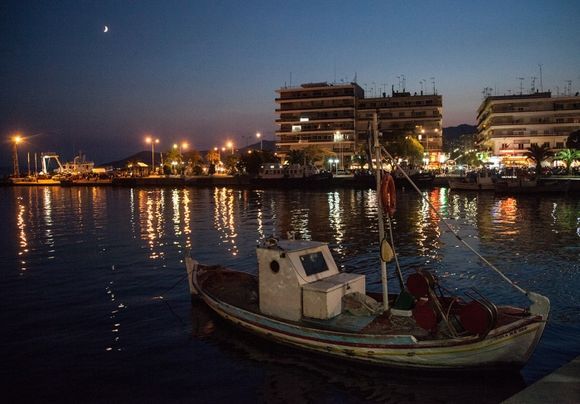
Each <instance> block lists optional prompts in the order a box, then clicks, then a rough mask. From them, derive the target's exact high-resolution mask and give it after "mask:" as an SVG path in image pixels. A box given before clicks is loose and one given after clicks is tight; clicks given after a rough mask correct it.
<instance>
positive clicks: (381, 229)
mask: <svg viewBox="0 0 580 404" xmlns="http://www.w3.org/2000/svg"><path fill="white" fill-rule="evenodd" d="M378 126H379V125H378V120H377V112H376V111H375V112H374V113H373V140H374V144H375V162H376V171H375V179H376V182H377V188H376V190H377V192H376V197H377V204H378V214H377V219H378V221H379V248H380V246H381V245H382V242H383V240H384V238H385V222H384V220H383V203H382V200H381V166H382V163H383V160H382V157H381V145H380V143H379V127H378ZM371 164H372V162H371ZM380 262H381V284H382V285H383V311H387V310H389V288H388V285H387V263H386V262H385V261H383V260H382V259H380Z"/></svg>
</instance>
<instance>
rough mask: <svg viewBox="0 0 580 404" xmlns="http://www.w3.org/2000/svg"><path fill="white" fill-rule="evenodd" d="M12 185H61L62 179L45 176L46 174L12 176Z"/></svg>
mask: <svg viewBox="0 0 580 404" xmlns="http://www.w3.org/2000/svg"><path fill="white" fill-rule="evenodd" d="M10 182H11V184H12V185H26V186H37V185H40V186H48V185H60V179H57V178H54V177H44V176H28V177H19V178H16V177H15V178H10Z"/></svg>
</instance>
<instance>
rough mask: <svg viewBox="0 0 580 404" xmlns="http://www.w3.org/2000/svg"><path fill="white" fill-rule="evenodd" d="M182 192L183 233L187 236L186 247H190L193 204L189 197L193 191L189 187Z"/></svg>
mask: <svg viewBox="0 0 580 404" xmlns="http://www.w3.org/2000/svg"><path fill="white" fill-rule="evenodd" d="M182 193H183V197H182V205H183V219H182V221H181V223H182V225H183V230H182V233H183V235H184V236H185V248H189V247H191V225H190V223H191V217H190V213H189V208H190V205H191V198H190V197H189V194H190V193H191V191H190V190H189V189H184V190H183V191H182Z"/></svg>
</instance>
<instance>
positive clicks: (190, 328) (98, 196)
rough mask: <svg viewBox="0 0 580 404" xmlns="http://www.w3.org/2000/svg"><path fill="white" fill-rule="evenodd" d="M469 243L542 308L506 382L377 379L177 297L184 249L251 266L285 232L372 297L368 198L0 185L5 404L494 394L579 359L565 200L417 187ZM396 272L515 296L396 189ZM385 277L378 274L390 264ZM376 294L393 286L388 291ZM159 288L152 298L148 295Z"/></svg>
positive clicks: (414, 375)
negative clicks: (315, 244) (312, 244)
mask: <svg viewBox="0 0 580 404" xmlns="http://www.w3.org/2000/svg"><path fill="white" fill-rule="evenodd" d="M425 195H426V196H427V198H428V199H429V200H430V201H431V202H432V203H433V204H434V205H435V206H436V207H437V209H438V210H439V211H440V212H441V213H442V214H443V215H444V216H445V217H446V218H448V219H449V222H450V223H451V224H452V225H453V226H454V227H455V228H457V229H459V231H460V234H462V235H463V236H464V237H465V238H466V239H467V240H468V242H469V243H470V244H471V245H472V246H474V248H476V249H477V250H478V251H480V252H481V253H482V254H483V255H485V256H486V257H488V258H489V259H490V260H491V261H492V262H493V263H495V264H496V265H497V266H499V267H500V268H501V269H502V270H504V271H505V273H506V274H507V275H508V276H510V277H511V278H512V279H513V280H516V281H517V282H518V284H519V285H521V286H522V287H524V288H526V289H531V290H535V291H538V292H540V293H543V294H545V295H547V296H548V297H549V298H550V299H551V301H552V308H553V309H552V316H551V320H550V323H549V325H548V327H547V328H546V332H545V334H544V337H543V339H542V341H541V343H540V345H539V347H538V349H537V351H536V353H535V354H534V356H533V357H532V359H531V361H530V362H529V364H528V365H527V366H526V367H525V368H524V369H523V370H522V371H521V372H520V373H511V374H507V375H505V374H489V373H486V374H475V375H466V374H465V373H452V374H433V373H430V372H400V371H392V370H387V369H374V368H367V367H360V366H353V365H351V364H344V363H342V362H335V361H331V360H329V359H326V358H321V357H317V356H313V355H311V354H304V353H301V352H297V351H295V350H291V349H287V348H284V347H278V346H275V345H272V344H269V343H266V342H263V341H261V340H256V339H255V338H254V337H252V336H248V335H246V334H244V333H242V332H240V331H238V330H237V329H235V328H231V327H229V326H228V325H227V324H225V323H223V322H222V321H220V320H219V319H217V318H215V317H214V316H213V315H211V313H208V312H207V310H206V309H205V308H204V307H203V306H202V305H199V304H192V302H191V300H190V297H189V292H188V289H187V283H186V280H185V279H184V278H183V275H184V274H185V270H184V268H183V260H182V257H183V254H184V250H185V249H186V248H189V247H191V249H192V250H193V254H194V256H195V257H196V258H197V259H198V260H199V261H201V262H204V263H221V264H225V265H228V266H231V267H234V268H236V269H238V270H241V271H248V272H254V271H255V261H256V259H255V255H254V247H255V245H256V243H257V241H258V240H259V239H261V238H263V237H265V236H269V235H271V234H277V235H285V234H286V232H287V231H290V230H292V231H296V233H297V235H298V236H299V237H301V238H308V239H316V240H321V241H327V242H329V243H330V245H331V249H332V250H333V252H334V255H335V258H336V260H337V262H338V263H339V264H340V266H341V267H342V268H343V269H345V270H347V271H353V272H359V273H364V274H365V275H367V288H368V289H370V290H373V289H375V290H379V289H380V284H379V282H380V281H379V276H378V264H377V262H376V258H375V257H376V255H377V245H378V242H377V238H378V237H377V230H376V225H375V221H374V213H375V211H376V204H375V201H374V192H372V191H360V190H342V189H341V190H337V191H331V192H322V191H321V192H300V191H276V190H269V191H251V190H232V189H226V188H223V189H175V190H171V189H117V188H57V187H54V188H49V187H46V188H43V187H37V188H34V187H33V188H23V187H20V188H19V187H15V188H2V189H0V222H1V223H2V227H1V231H2V234H1V236H0V237H1V238H0V240H1V244H0V247H1V248H0V268H1V269H0V274H1V277H0V300H1V306H0V307H1V311H0V321H1V324H2V332H1V334H0V335H1V339H0V353H1V356H0V357H1V360H2V364H1V369H2V371H1V372H2V373H1V374H0V380H1V382H2V390H1V391H2V395H1V397H3V398H11V399H14V400H18V402H30V401H42V402H46V401H51V402H71V401H75V402H133V401H146V402H178V401H179V402H180V401H187V402H232V401H236V402H421V403H430V402H458V403H459V402H471V403H473V402H499V401H501V400H502V399H505V398H506V397H509V396H511V395H512V394H513V393H515V392H517V391H519V390H521V389H522V388H523V387H524V386H525V385H526V384H529V383H531V382H533V381H535V380H537V379H539V378H540V377H542V376H544V375H546V374H547V373H549V372H550V371H552V370H554V369H556V368H558V367H559V366H561V365H562V364H564V363H566V362H567V361H569V360H571V359H572V358H574V357H576V356H577V355H579V354H580V292H579V288H580V276H579V274H580V265H579V262H580V259H579V258H580V199H579V198H578V197H577V196H576V197H573V196H568V197H557V196H549V197H548V196H542V197H536V196H532V197H529V196H528V197H518V198H511V197H504V196H502V197H496V196H494V195H493V194H481V195H478V194H471V193H452V192H449V191H448V190H447V189H434V190H431V191H428V192H426V194H425ZM398 204H399V209H398V212H397V214H396V220H395V223H394V230H395V235H396V241H397V246H398V253H399V254H400V261H401V264H402V266H403V268H404V269H406V270H408V269H411V268H414V267H427V268H431V269H433V270H435V271H436V272H437V273H438V275H439V277H440V278H442V280H443V282H444V284H445V285H446V286H447V287H448V288H450V289H453V288H465V287H468V286H472V285H476V286H477V287H478V289H480V290H481V291H483V292H484V293H485V294H486V295H488V296H489V297H492V298H494V299H496V300H499V301H500V302H513V301H516V302H520V303H524V302H525V300H524V299H522V297H521V296H520V295H519V294H518V292H516V291H514V289H513V288H511V287H509V286H507V285H506V284H505V283H502V282H501V281H500V280H499V278H498V276H497V275H495V274H494V273H492V272H491V271H489V270H488V269H486V268H485V267H483V266H482V265H481V264H480V263H479V262H478V261H477V260H476V259H475V257H474V256H473V255H472V254H471V253H469V252H468V251H466V250H465V249H462V248H459V247H458V242H457V241H456V240H455V239H454V238H453V237H451V236H450V234H449V232H447V231H446V230H445V229H444V228H443V227H441V226H440V224H439V219H438V218H437V217H436V216H435V215H434V214H433V213H432V212H430V211H429V209H428V208H427V205H426V203H425V202H424V201H422V200H421V199H420V198H419V197H418V195H416V194H412V193H410V192H400V193H399V195H398ZM390 269H391V272H392V266H391V267H390ZM391 285H392V286H393V288H396V281H395V279H392V282H391ZM160 296H162V297H163V298H160Z"/></svg>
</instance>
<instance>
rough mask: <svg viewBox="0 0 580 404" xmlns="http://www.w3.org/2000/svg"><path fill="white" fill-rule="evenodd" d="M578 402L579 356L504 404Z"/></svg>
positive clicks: (579, 380) (563, 403)
mask: <svg viewBox="0 0 580 404" xmlns="http://www.w3.org/2000/svg"><path fill="white" fill-rule="evenodd" d="M578 402H580V356H579V357H577V358H576V359H574V360H573V361H571V362H570V363H568V364H567V365H564V366H562V367H561V368H559V369H557V370H556V371H554V372H553V373H550V374H549V375H548V376H546V377H544V378H543V379H540V380H538V381H537V382H535V383H533V384H532V385H530V386H528V387H527V388H525V389H524V390H522V391H521V392H519V393H518V394H516V395H515V396H513V397H511V398H509V399H507V400H506V401H504V404H523V403H526V404H540V403H541V404H543V403H561V404H565V403H570V404H572V403H578Z"/></svg>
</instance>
